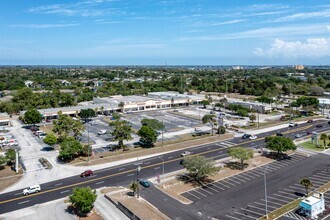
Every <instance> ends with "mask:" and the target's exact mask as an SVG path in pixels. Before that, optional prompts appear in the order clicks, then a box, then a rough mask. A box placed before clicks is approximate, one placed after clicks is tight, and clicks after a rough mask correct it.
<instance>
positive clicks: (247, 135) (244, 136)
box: [242, 134, 251, 139]
mask: <svg viewBox="0 0 330 220" xmlns="http://www.w3.org/2000/svg"><path fill="white" fill-rule="evenodd" d="M250 137H251V134H244V135H243V136H242V139H248V138H250Z"/></svg>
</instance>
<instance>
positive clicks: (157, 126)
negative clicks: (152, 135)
mask: <svg viewBox="0 0 330 220" xmlns="http://www.w3.org/2000/svg"><path fill="white" fill-rule="evenodd" d="M141 124H142V126H144V125H145V126H149V127H150V128H152V129H154V130H162V129H164V124H163V122H161V121H158V120H157V119H149V118H144V119H142V120H141Z"/></svg>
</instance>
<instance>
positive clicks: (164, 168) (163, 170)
mask: <svg viewBox="0 0 330 220" xmlns="http://www.w3.org/2000/svg"><path fill="white" fill-rule="evenodd" d="M159 159H161V160H162V161H163V176H162V178H164V174H165V161H164V158H162V157H159ZM162 183H164V181H163V180H162Z"/></svg>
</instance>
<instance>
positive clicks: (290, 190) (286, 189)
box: [283, 188, 299, 193]
mask: <svg viewBox="0 0 330 220" xmlns="http://www.w3.org/2000/svg"><path fill="white" fill-rule="evenodd" d="M283 190H285V191H289V192H293V193H296V192H297V191H298V190H293V189H288V188H284V189H283ZM297 193H299V192H297Z"/></svg>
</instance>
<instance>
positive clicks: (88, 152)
mask: <svg viewBox="0 0 330 220" xmlns="http://www.w3.org/2000/svg"><path fill="white" fill-rule="evenodd" d="M87 147H88V149H87V150H88V151H87V156H88V159H87V162H88V163H89V154H90V146H89V130H87Z"/></svg>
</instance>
